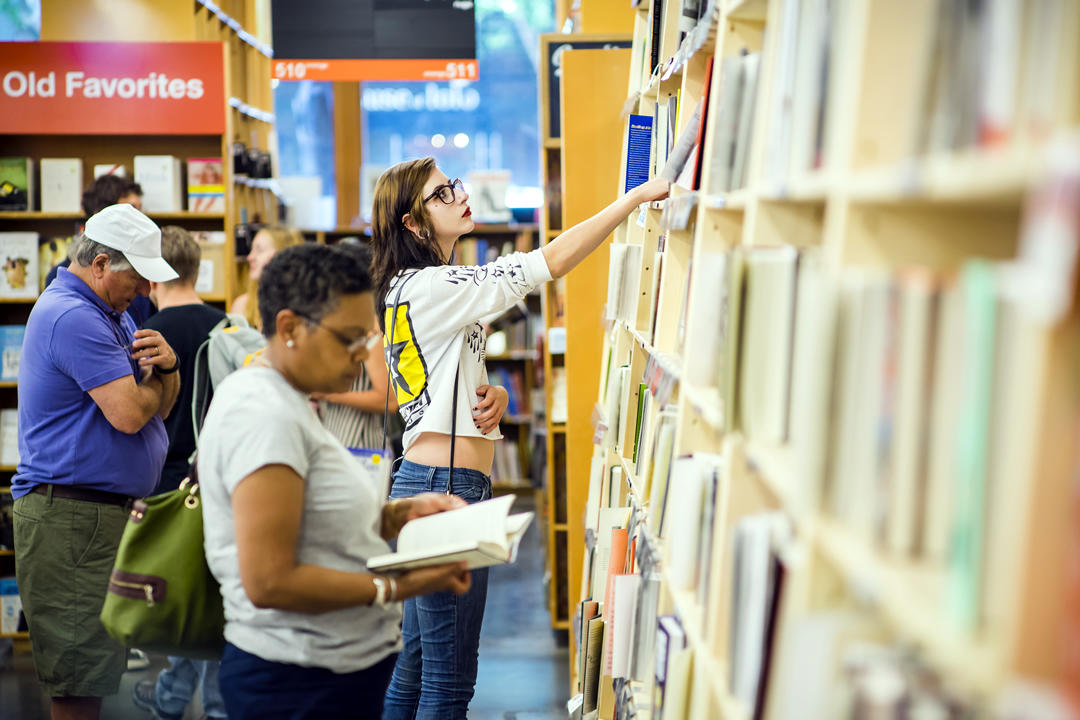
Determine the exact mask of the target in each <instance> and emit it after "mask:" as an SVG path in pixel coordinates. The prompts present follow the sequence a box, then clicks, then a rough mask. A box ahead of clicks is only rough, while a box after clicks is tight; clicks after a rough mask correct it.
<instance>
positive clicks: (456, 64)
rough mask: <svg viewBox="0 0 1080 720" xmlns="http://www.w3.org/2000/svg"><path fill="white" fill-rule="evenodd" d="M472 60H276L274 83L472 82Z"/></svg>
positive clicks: (474, 71) (474, 65) (474, 63)
mask: <svg viewBox="0 0 1080 720" xmlns="http://www.w3.org/2000/svg"><path fill="white" fill-rule="evenodd" d="M476 68H477V65H476V60H445V59H443V60H416V59H394V60H276V61H274V78H275V79H277V80H332V81H334V82H355V81H360V80H390V81H401V82H405V81H409V80H429V81H433V82H434V81H441V80H475V79H476V78H477V74H476Z"/></svg>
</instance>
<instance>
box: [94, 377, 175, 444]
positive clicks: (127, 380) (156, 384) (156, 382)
mask: <svg viewBox="0 0 1080 720" xmlns="http://www.w3.org/2000/svg"><path fill="white" fill-rule="evenodd" d="M87 392H88V393H89V394H90V399H92V400H93V401H94V402H95V403H97V406H98V407H99V408H101V413H102V414H103V415H104V416H105V419H106V420H108V421H109V424H110V425H112V426H113V427H114V428H116V429H117V430H119V431H120V432H122V433H127V434H128V435H134V434H135V433H137V432H139V431H140V430H142V429H143V427H144V426H145V425H146V423H148V422H150V418H152V417H154V416H155V415H157V414H158V413H159V412H160V408H161V402H162V397H163V395H164V387H163V385H162V382H161V378H160V377H158V376H156V375H155V374H154V373H151V372H149V371H147V372H146V375H145V377H144V379H143V382H142V383H139V384H136V382H135V376H134V375H125V376H124V377H121V378H117V379H116V380H113V381H111V382H107V383H105V384H104V385H99V386H98V387H95V388H91V389H89V390H87ZM174 400H175V398H174Z"/></svg>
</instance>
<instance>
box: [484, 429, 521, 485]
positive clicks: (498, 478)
mask: <svg viewBox="0 0 1080 720" xmlns="http://www.w3.org/2000/svg"><path fill="white" fill-rule="evenodd" d="M526 477H528V473H525V472H522V468H521V455H520V453H519V452H518V446H517V442H516V440H515V439H514V438H512V437H511V438H505V439H503V440H500V441H499V442H497V443H495V461H494V463H493V464H492V466H491V482H492V483H494V484H496V485H498V484H505V485H521V484H528V482H527V481H526V480H523V478H526Z"/></svg>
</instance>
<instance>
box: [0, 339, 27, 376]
mask: <svg viewBox="0 0 1080 720" xmlns="http://www.w3.org/2000/svg"><path fill="white" fill-rule="evenodd" d="M25 332H26V326H25V325H0V381H2V382H14V381H16V380H18V379H19V357H20V356H21V355H22V344H23V334H24V333H25Z"/></svg>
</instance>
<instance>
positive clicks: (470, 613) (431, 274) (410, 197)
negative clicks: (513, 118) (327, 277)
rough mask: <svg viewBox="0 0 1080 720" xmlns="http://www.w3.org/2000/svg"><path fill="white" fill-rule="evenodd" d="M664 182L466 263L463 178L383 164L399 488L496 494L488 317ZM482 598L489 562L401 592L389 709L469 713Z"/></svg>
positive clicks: (377, 261)
mask: <svg viewBox="0 0 1080 720" xmlns="http://www.w3.org/2000/svg"><path fill="white" fill-rule="evenodd" d="M667 190H668V183H667V182H666V181H664V180H659V179H658V180H652V181H649V182H647V183H645V184H644V185H641V186H639V187H637V188H635V189H634V190H632V191H630V192H629V193H627V194H625V195H623V196H622V197H620V198H619V199H618V200H616V201H615V202H613V203H612V204H611V205H609V206H608V207H607V208H605V209H604V210H602V211H600V212H599V213H598V214H596V215H594V216H593V217H591V218H589V219H588V220H586V221H584V222H582V223H580V224H578V225H575V226H574V227H572V228H570V229H569V230H567V231H566V232H564V233H562V234H561V235H560V236H559V237H557V238H555V239H554V240H552V241H551V242H550V243H548V244H547V245H545V246H544V247H543V248H542V249H540V250H534V251H532V252H529V253H514V254H512V255H508V256H504V257H500V258H498V259H497V260H495V261H494V262H491V263H488V264H487V265H480V266H460V265H453V264H451V257H452V255H453V252H454V246H455V245H456V244H457V241H458V239H459V238H460V237H461V236H462V235H464V234H466V233H468V232H471V231H472V229H473V227H474V223H473V221H472V218H471V214H472V213H471V212H470V210H469V202H468V201H469V196H468V194H467V193H466V192H465V189H464V186H463V185H462V183H461V181H460V180H451V179H450V178H449V177H447V176H446V175H445V174H444V173H443V172H442V171H441V170H439V169H438V168H437V167H436V165H435V159H434V158H431V157H427V158H423V159H420V160H411V161H407V162H403V163H399V164H397V165H395V166H393V167H391V168H390V169H388V170H387V171H386V172H384V173H383V174H382V176H381V177H380V178H379V181H378V183H377V184H376V186H375V198H374V203H373V208H372V234H373V251H374V264H373V267H374V272H375V281H376V289H375V296H376V302H377V303H378V309H379V311H380V319H381V322H382V326H383V332H384V333H385V336H386V340H385V353H386V360H387V365H388V367H389V369H390V379H391V382H392V383H393V385H394V389H395V390H396V393H397V400H398V406H399V412H400V413H401V417H402V419H403V420H404V421H405V436H404V441H403V444H404V450H405V455H404V459H403V460H402V462H401V465H400V467H399V468H398V469H397V471H396V472H395V473H394V478H393V486H392V490H391V497H394V498H406V497H411V496H414V495H416V494H417V493H421V492H450V493H453V494H454V495H457V496H459V497H461V498H463V499H464V500H466V501H468V502H476V501H478V500H483V499H486V498H488V497H490V496H491V479H490V477H489V475H490V472H491V464H492V459H493V457H494V441H495V440H498V439H500V438H501V437H502V436H501V435H500V433H499V425H498V423H499V419H500V418H501V417H502V413H503V411H505V409H506V403H507V398H506V392H505V390H502V389H501V388H494V387H493V386H491V385H489V384H488V380H487V369H486V367H485V364H484V360H485V352H484V349H485V343H486V337H485V334H484V328H483V325H482V324H481V323H482V322H483V320H484V319H486V318H488V317H490V316H493V315H496V314H498V313H501V312H502V311H504V310H506V309H507V308H509V307H510V306H512V305H514V304H515V303H517V302H518V301H519V300H521V299H522V298H523V297H525V295H526V294H528V293H529V292H530V291H531V290H532V289H533V288H535V287H536V286H537V285H539V284H541V283H544V282H548V281H550V280H552V279H553V278H556V277H561V276H562V275H565V274H566V273H568V272H569V271H570V270H571V269H572V268H573V267H574V266H576V265H577V264H578V263H579V262H581V261H582V260H583V259H585V257H586V256H588V255H589V253H591V252H592V251H593V250H595V249H596V248H597V247H599V246H600V245H601V244H602V243H603V242H604V240H605V238H607V236H608V235H609V234H611V232H612V231H613V230H614V229H615V227H616V226H617V225H618V224H619V223H620V222H622V221H623V220H625V219H626V217H627V215H629V214H630V212H631V211H632V210H633V209H634V208H635V207H636V206H637V205H639V204H640V203H643V202H647V201H650V200H656V199H660V198H662V197H665V196H666V195H667ZM451 470H452V473H451ZM486 596H487V569H486V568H484V569H480V570H473V571H472V586H471V588H470V589H469V592H468V593H466V594H464V595H460V596H454V595H451V594H449V593H433V594H431V595H427V596H424V597H423V598H419V597H418V598H414V599H411V600H407V601H406V602H405V617H404V620H403V626H402V632H403V635H404V639H405V649H404V650H403V651H402V653H401V655H399V656H398V661H397V666H396V667H395V669H394V674H393V679H392V680H391V682H390V688H389V690H387V694H386V704H385V709H384V712H383V717H384V719H385V720H412V719H413V718H421V719H423V720H428V719H431V718H439V720H464V718H465V717H466V712H467V710H468V706H469V701H470V700H471V699H472V695H473V686H474V685H475V683H476V667H477V648H478V646H479V640H480V624H481V621H482V619H483V614H484V605H485V601H486Z"/></svg>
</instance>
